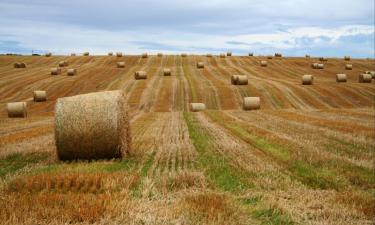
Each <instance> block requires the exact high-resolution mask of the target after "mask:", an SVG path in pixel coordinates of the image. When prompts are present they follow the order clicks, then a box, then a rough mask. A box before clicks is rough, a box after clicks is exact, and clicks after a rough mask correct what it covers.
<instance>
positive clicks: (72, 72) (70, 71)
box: [67, 68, 77, 76]
mask: <svg viewBox="0 0 375 225" xmlns="http://www.w3.org/2000/svg"><path fill="white" fill-rule="evenodd" d="M67 74H68V76H74V75H76V74H77V69H73V68H72V69H68V71H67Z"/></svg>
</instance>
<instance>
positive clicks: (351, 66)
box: [345, 64, 353, 70]
mask: <svg viewBox="0 0 375 225" xmlns="http://www.w3.org/2000/svg"><path fill="white" fill-rule="evenodd" d="M345 69H346V70H352V69H353V65H352V64H346V65H345Z"/></svg>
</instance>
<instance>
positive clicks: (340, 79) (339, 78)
mask: <svg viewBox="0 0 375 225" xmlns="http://www.w3.org/2000/svg"><path fill="white" fill-rule="evenodd" d="M336 82H337V83H345V82H346V74H343V73H340V74H336Z"/></svg>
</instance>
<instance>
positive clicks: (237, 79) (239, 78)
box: [231, 75, 249, 85]
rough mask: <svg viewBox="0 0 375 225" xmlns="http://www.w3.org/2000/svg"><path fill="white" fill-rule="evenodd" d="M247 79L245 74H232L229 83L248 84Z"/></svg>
mask: <svg viewBox="0 0 375 225" xmlns="http://www.w3.org/2000/svg"><path fill="white" fill-rule="evenodd" d="M248 83H249V79H248V78H247V76H246V75H232V77H231V84H233V85H248Z"/></svg>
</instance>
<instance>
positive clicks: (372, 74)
mask: <svg viewBox="0 0 375 225" xmlns="http://www.w3.org/2000/svg"><path fill="white" fill-rule="evenodd" d="M365 74H370V75H371V77H372V79H375V71H365Z"/></svg>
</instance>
